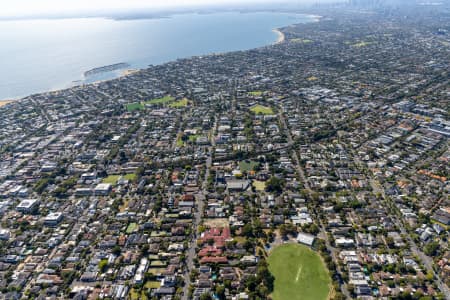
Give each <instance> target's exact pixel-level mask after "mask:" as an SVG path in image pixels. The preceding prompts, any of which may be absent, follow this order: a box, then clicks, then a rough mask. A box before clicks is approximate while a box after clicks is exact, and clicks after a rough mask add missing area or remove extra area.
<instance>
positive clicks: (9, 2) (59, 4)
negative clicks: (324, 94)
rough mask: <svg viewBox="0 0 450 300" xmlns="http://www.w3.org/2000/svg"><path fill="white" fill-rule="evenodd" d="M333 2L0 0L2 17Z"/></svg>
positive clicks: (256, 0) (263, 0)
mask: <svg viewBox="0 0 450 300" xmlns="http://www.w3.org/2000/svg"><path fill="white" fill-rule="evenodd" d="M287 1H290V2H294V3H295V2H298V3H300V2H324V1H327V2H329V1H330V0H0V17H15V16H26V15H42V14H58V13H78V12H95V11H98V10H122V9H141V8H145V9H166V8H180V7H186V6H207V5H211V4H212V3H213V4H214V5H218V4H230V5H242V4H247V3H248V4H251V3H261V2H267V3H271V4H276V2H280V3H281V2H283V3H285V2H287Z"/></svg>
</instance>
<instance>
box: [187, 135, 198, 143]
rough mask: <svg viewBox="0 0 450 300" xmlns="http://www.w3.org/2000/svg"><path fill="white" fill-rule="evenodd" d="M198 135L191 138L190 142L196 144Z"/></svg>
mask: <svg viewBox="0 0 450 300" xmlns="http://www.w3.org/2000/svg"><path fill="white" fill-rule="evenodd" d="M197 138H198V135H196V134H192V135H190V136H189V141H190V142H192V143H195V142H196V141H197Z"/></svg>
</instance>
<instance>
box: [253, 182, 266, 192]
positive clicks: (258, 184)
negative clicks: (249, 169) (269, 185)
mask: <svg viewBox="0 0 450 300" xmlns="http://www.w3.org/2000/svg"><path fill="white" fill-rule="evenodd" d="M253 186H254V187H255V190H257V191H260V192H262V191H265V190H266V183H265V182H264V181H258V180H254V181H253Z"/></svg>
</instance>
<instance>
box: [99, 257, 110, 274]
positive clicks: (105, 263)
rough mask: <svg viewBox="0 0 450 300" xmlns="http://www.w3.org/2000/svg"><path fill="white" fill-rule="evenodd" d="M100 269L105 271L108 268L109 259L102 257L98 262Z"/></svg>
mask: <svg viewBox="0 0 450 300" xmlns="http://www.w3.org/2000/svg"><path fill="white" fill-rule="evenodd" d="M98 269H99V270H100V272H102V273H105V272H106V270H107V269H108V260H107V259H102V260H101V261H100V262H99V263H98Z"/></svg>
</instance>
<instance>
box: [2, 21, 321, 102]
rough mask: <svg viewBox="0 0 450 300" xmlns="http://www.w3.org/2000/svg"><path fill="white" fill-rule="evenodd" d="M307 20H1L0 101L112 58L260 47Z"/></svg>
mask: <svg viewBox="0 0 450 300" xmlns="http://www.w3.org/2000/svg"><path fill="white" fill-rule="evenodd" d="M313 20H314V19H313V18H312V17H308V16H304V15H297V14H285V13H247V14H241V13H214V14H206V15H199V14H184V15H175V16H172V17H170V18H164V19H148V20H127V21H115V20H109V19H89V18H86V19H65V20H26V21H1V22H0V45H1V46H0V99H10V98H18V97H23V96H27V95H29V94H32V93H37V92H44V91H48V90H54V89H60V88H65V87H69V86H71V85H73V84H74V82H75V81H81V82H86V81H85V78H83V73H84V72H85V71H87V70H90V69H92V68H96V67H101V66H105V65H110V64H115V63H119V62H126V63H129V64H130V65H131V68H145V67H146V66H148V65H149V64H161V63H164V62H167V61H171V60H174V59H177V58H185V57H190V56H194V55H204V54H209V53H217V52H228V51H234V50H246V49H251V48H256V47H261V46H264V45H268V44H271V43H273V42H275V41H276V40H277V34H276V33H275V32H273V31H272V30H273V29H274V28H279V27H283V26H287V25H291V24H294V23H301V22H309V21H313ZM120 74H121V72H119V71H117V72H111V73H108V74H102V75H98V76H96V77H93V78H89V80H88V81H92V80H98V79H106V78H112V77H115V76H118V75H120Z"/></svg>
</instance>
